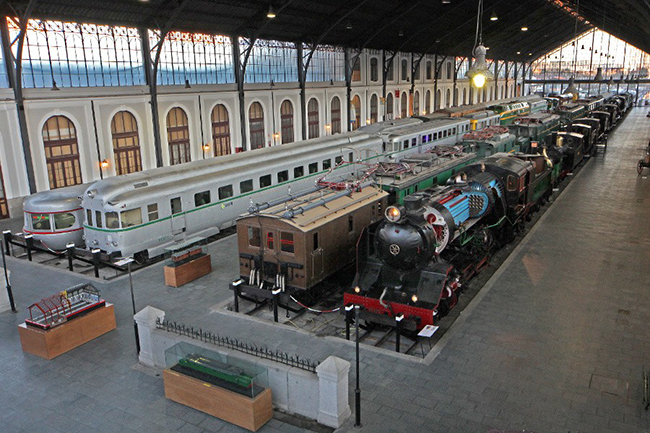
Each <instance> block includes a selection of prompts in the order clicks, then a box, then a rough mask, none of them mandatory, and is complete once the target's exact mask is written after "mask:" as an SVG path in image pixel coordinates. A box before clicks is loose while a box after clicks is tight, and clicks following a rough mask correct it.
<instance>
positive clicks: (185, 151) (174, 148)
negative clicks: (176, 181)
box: [167, 107, 192, 165]
mask: <svg viewBox="0 0 650 433" xmlns="http://www.w3.org/2000/svg"><path fill="white" fill-rule="evenodd" d="M167 142H168V143H169V163H170V164H171V165H176V164H182V163H184V162H190V161H191V160H192V155H191V153H190V128H189V126H188V120H187V114H185V111H184V110H183V109H182V108H180V107H174V108H172V109H171V110H169V113H167Z"/></svg>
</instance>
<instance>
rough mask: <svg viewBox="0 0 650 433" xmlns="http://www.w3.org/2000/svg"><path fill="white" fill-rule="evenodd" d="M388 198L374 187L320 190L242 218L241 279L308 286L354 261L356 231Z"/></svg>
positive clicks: (271, 285) (270, 285) (377, 215)
mask: <svg viewBox="0 0 650 433" xmlns="http://www.w3.org/2000/svg"><path fill="white" fill-rule="evenodd" d="M387 196H388V194H387V193H386V192H384V191H382V190H381V189H379V188H377V187H375V186H366V187H365V188H363V189H362V190H361V191H355V192H349V191H348V192H347V193H346V191H343V192H342V191H333V190H321V191H318V192H314V193H311V194H309V195H306V196H299V197H295V198H294V199H292V200H287V201H285V202H284V203H281V204H278V205H276V206H273V207H270V208H268V209H266V210H264V211H261V212H257V213H254V214H251V215H248V216H244V217H241V218H240V219H239V220H238V221H237V238H238V245H239V266H240V267H239V269H240V275H241V277H242V281H246V282H248V284H247V285H248V286H253V287H260V286H262V287H263V288H264V287H265V288H266V289H267V290H268V289H274V288H275V289H282V291H283V292H284V291H287V290H288V291H294V290H296V289H298V290H309V289H311V288H312V287H314V286H315V285H317V284H318V283H320V282H321V281H323V280H324V279H325V278H327V277H328V276H330V275H332V274H333V273H335V272H337V271H338V270H340V269H342V268H344V267H345V266H347V265H349V264H351V263H352V262H353V261H354V259H355V251H356V243H357V240H358V238H359V235H360V234H361V232H362V230H363V229H364V228H365V227H366V226H368V225H369V224H371V223H373V222H375V221H377V220H378V219H380V218H381V217H382V215H383V211H384V209H385V208H386V202H387ZM262 281H263V282H264V284H261V282H262Z"/></svg>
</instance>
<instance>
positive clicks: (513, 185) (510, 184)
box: [506, 174, 517, 191]
mask: <svg viewBox="0 0 650 433" xmlns="http://www.w3.org/2000/svg"><path fill="white" fill-rule="evenodd" d="M506 187H507V188H508V191H517V178H516V177H514V176H513V175H511V174H510V175H508V181H507V186H506Z"/></svg>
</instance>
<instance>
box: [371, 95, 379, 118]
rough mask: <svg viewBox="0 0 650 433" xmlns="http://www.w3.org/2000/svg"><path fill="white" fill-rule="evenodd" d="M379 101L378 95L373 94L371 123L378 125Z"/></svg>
mask: <svg viewBox="0 0 650 433" xmlns="http://www.w3.org/2000/svg"><path fill="white" fill-rule="evenodd" d="M378 105H379V99H378V98H377V95H376V94H374V93H373V95H372V96H371V97H370V123H371V124H372V123H377V111H378Z"/></svg>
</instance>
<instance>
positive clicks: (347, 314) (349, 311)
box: [345, 304, 354, 341]
mask: <svg viewBox="0 0 650 433" xmlns="http://www.w3.org/2000/svg"><path fill="white" fill-rule="evenodd" d="M352 310H354V304H350V305H346V306H345V339H346V340H348V341H350V322H352Z"/></svg>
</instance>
